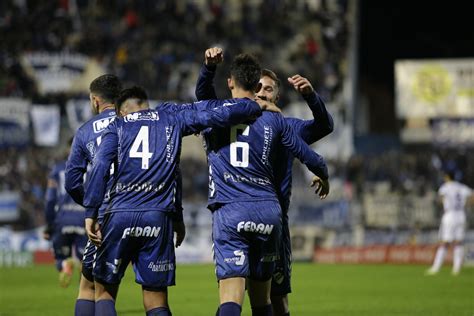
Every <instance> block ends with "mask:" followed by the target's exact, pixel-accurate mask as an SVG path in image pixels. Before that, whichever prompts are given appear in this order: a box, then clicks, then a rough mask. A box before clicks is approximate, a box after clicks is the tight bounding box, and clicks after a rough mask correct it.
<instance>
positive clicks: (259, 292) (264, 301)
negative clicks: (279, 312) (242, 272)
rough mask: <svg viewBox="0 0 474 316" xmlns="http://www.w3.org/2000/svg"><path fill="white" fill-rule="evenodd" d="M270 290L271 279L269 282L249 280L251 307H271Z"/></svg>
mask: <svg viewBox="0 0 474 316" xmlns="http://www.w3.org/2000/svg"><path fill="white" fill-rule="evenodd" d="M270 290H271V279H270V280H267V281H255V280H249V282H248V292H249V298H250V305H251V306H252V307H259V306H265V305H270V304H271V301H270Z"/></svg>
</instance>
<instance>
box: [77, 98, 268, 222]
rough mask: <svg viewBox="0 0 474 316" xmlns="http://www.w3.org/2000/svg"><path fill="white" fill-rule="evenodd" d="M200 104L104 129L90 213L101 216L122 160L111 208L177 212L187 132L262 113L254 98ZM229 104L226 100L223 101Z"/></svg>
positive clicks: (132, 117)
mask: <svg viewBox="0 0 474 316" xmlns="http://www.w3.org/2000/svg"><path fill="white" fill-rule="evenodd" d="M200 104H201V106H203V107H204V108H207V109H208V110H202V111H196V110H193V108H194V105H193V104H188V106H186V105H184V106H181V105H175V106H174V105H169V106H168V105H166V104H164V105H160V106H159V107H158V110H142V111H139V112H134V113H131V114H128V115H127V116H125V117H124V118H120V119H116V120H115V121H114V122H112V123H111V124H110V125H109V127H107V129H106V130H105V131H104V133H103V135H102V143H101V145H100V146H99V149H98V151H97V154H96V156H95V158H94V163H93V165H94V166H93V169H92V171H91V177H90V184H89V186H88V189H87V191H86V196H85V199H84V203H85V205H86V206H87V207H88V208H89V209H87V211H86V217H95V216H96V215H97V214H96V212H97V208H98V207H99V206H100V204H101V201H102V199H103V196H104V193H105V185H104V184H105V183H106V182H107V179H108V177H109V172H108V168H109V167H110V165H111V163H112V162H114V163H115V164H116V166H115V168H114V170H115V173H114V175H113V186H112V189H111V190H110V200H111V202H110V205H109V208H108V210H107V211H106V212H116V211H141V210H146V211H152V210H158V211H164V212H173V211H174V208H175V207H174V202H175V198H176V190H177V189H178V188H177V185H178V183H177V178H176V177H177V172H178V164H179V155H180V150H181V138H182V137H183V136H186V135H190V134H194V133H199V132H200V131H202V130H204V129H205V128H208V127H224V126H231V125H233V124H238V123H240V122H242V121H244V120H246V119H248V118H250V117H256V116H259V115H260V114H261V110H260V107H259V105H258V104H257V103H256V102H254V101H252V100H249V99H240V100H237V101H233V100H223V101H219V100H210V101H204V102H201V103H200ZM223 105H224V106H223Z"/></svg>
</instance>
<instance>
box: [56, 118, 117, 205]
mask: <svg viewBox="0 0 474 316" xmlns="http://www.w3.org/2000/svg"><path fill="white" fill-rule="evenodd" d="M114 119H115V111H114V110H105V111H103V112H102V113H100V114H98V115H96V116H94V117H93V118H91V119H90V120H89V121H87V122H85V123H84V124H83V125H82V126H81V127H80V128H79V129H78V130H77V132H76V135H74V141H73V143H72V146H71V153H70V154H69V158H68V161H67V164H66V182H65V187H66V191H67V192H68V193H69V194H70V195H71V196H72V198H73V199H74V201H76V202H77V203H79V204H81V205H84V204H83V203H84V201H83V200H84V175H85V174H86V172H87V166H88V165H89V164H92V161H93V159H94V156H95V152H96V149H97V147H98V146H99V144H100V142H101V140H102V138H101V137H102V132H103V131H104V130H105V128H106V127H107V126H108V125H109V124H110V123H111V122H112V121H113V120H114ZM110 184H111V183H110ZM105 207H106V203H105V204H104V208H105Z"/></svg>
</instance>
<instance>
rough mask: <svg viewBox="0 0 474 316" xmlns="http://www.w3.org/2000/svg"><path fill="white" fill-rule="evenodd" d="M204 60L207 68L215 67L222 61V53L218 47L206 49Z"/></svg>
mask: <svg viewBox="0 0 474 316" xmlns="http://www.w3.org/2000/svg"><path fill="white" fill-rule="evenodd" d="M204 60H205V63H206V65H207V66H217V65H218V64H220V63H222V62H223V61H224V52H223V51H222V48H220V47H212V48H208V49H206V52H205V53H204Z"/></svg>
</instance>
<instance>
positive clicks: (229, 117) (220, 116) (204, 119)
mask: <svg viewBox="0 0 474 316" xmlns="http://www.w3.org/2000/svg"><path fill="white" fill-rule="evenodd" d="M200 103H203V104H204V105H203V106H204V107H205V108H206V110H188V111H181V112H179V113H178V122H180V123H181V129H182V132H183V134H184V135H190V134H194V133H199V132H200V131H203V130H205V129H206V128H209V127H228V126H232V125H235V124H239V123H242V122H244V121H246V120H248V119H253V118H256V117H258V116H260V115H261V114H262V110H261V109H260V106H259V105H258V103H256V102H254V101H252V100H250V99H241V100H240V101H238V102H234V103H229V102H225V101H221V100H208V101H202V102H200Z"/></svg>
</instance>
